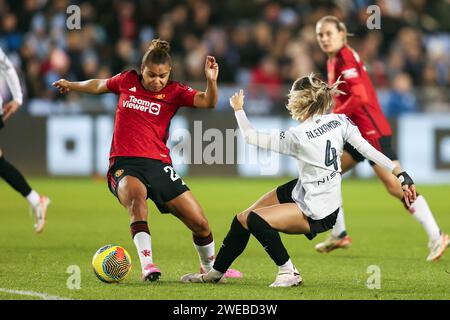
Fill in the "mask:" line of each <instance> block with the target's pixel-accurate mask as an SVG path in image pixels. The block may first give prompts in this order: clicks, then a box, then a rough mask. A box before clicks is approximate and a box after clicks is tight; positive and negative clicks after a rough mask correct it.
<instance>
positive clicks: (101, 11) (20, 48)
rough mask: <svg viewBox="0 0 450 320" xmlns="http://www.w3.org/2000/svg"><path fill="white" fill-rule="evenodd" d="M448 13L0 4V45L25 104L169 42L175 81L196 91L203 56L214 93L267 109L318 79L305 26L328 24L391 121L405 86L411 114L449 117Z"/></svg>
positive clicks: (362, 2)
mask: <svg viewBox="0 0 450 320" xmlns="http://www.w3.org/2000/svg"><path fill="white" fill-rule="evenodd" d="M72 4H75V5H78V6H79V7H80V9H81V30H68V29H67V28H66V18H67V14H66V8H67V6H69V5H72ZM373 4H375V5H378V6H379V8H380V10H381V29H380V30H369V29H368V28H367V26H366V21H367V18H368V15H369V14H368V13H367V7H368V6H370V5H373ZM449 13H450V3H449V1H447V0H435V1H425V0H409V1H404V0H342V1H332V0H329V1H327V0H321V1H314V0H302V1H294V0H281V1H271V0H261V1H238V0H230V1H206V0H185V1H174V0H154V1H146V0H125V1H121V0H96V1H94V0H77V1H75V0H54V1H49V0H23V1H15V0H0V45H1V46H2V48H3V49H4V51H5V52H7V53H8V54H9V55H11V54H13V53H15V54H16V55H17V56H18V57H19V59H18V66H20V68H22V75H23V77H24V79H23V82H24V83H25V84H26V86H27V88H28V91H27V92H28V95H29V98H44V99H65V98H64V97H63V96H61V95H59V94H58V93H57V92H56V90H53V89H51V88H49V83H50V82H51V81H52V80H53V79H56V78H57V77H61V76H67V77H71V78H72V79H78V80H83V79H84V78H88V77H93V76H110V75H114V74H116V73H119V72H121V71H123V70H124V69H127V68H139V65H140V61H139V59H140V57H141V56H142V54H143V53H144V52H145V51H146V50H147V48H148V45H149V43H150V41H151V40H152V39H153V38H156V37H160V38H162V39H164V40H168V41H170V42H171V48H172V56H173V64H174V68H173V74H172V75H173V76H174V77H176V78H177V79H180V80H182V81H185V82H188V83H192V82H196V81H201V82H203V81H204V61H205V56H206V55H208V54H213V55H215V56H216V59H217V61H218V62H219V64H220V72H219V81H220V85H221V86H223V85H227V84H235V83H236V82H237V83H238V85H239V86H243V87H244V88H245V87H247V86H249V87H251V88H252V90H253V91H252V92H253V93H254V94H256V93H255V92H259V93H261V94H263V95H264V96H266V97H267V98H268V99H271V100H270V101H269V102H270V103H272V105H276V104H277V103H280V101H281V100H282V99H284V97H285V94H286V92H287V88H286V85H290V84H291V83H292V81H294V80H295V79H297V78H298V77H300V76H304V75H307V74H309V73H310V72H318V73H320V74H322V76H323V77H324V78H325V76H326V66H325V62H326V56H325V55H324V54H323V53H322V52H321V50H320V48H319V47H318V45H317V41H316V36H315V23H316V21H317V20H318V19H320V18H321V17H323V16H324V15H329V14H331V15H336V16H338V17H339V18H340V19H342V20H344V21H345V22H346V23H347V26H348V29H349V31H350V32H353V33H355V35H356V36H355V37H352V38H350V39H349V41H350V45H351V46H354V47H355V49H356V50H357V51H358V52H359V53H360V55H361V58H362V59H363V60H364V62H365V65H366V68H367V70H368V72H369V75H370V76H371V77H372V80H373V82H374V84H375V86H376V87H377V88H380V89H384V90H387V91H389V90H390V89H392V95H391V94H390V93H389V92H388V96H389V97H391V98H390V99H391V100H392V102H390V103H389V105H390V106H391V107H389V108H390V111H389V112H390V114H391V115H396V114H398V113H399V112H403V111H406V110H415V109H414V108H416V107H413V104H414V103H412V102H411V101H412V100H413V99H412V97H411V96H410V93H411V91H410V89H407V90H406V87H408V86H410V85H412V86H413V87H416V91H415V92H419V93H421V95H422V94H423V95H424V97H423V99H422V98H421V99H420V106H421V108H428V107H429V106H436V105H440V106H442V105H444V109H445V108H446V109H447V110H449V109H450V106H449V103H448V94H447V93H446V92H447V91H448V90H446V89H447V88H448V86H449V85H450V71H449V70H450V35H449V31H450V19H448V14H449ZM19 71H20V70H19ZM409 81H412V84H409ZM257 86H261V88H262V90H259V91H255V90H256V87H257ZM0 90H1V88H0ZM439 92H444V94H442V93H441V94H439ZM396 96H397V97H398V99H399V100H398V101H400V102H399V104H400V105H395V104H396V102H395V101H394V100H395V99H393V98H392V97H396ZM76 97H77V96H76V95H74V96H71V99H76ZM427 99H431V100H430V101H428V100H427ZM436 101H438V102H436ZM442 101H444V102H442ZM415 103H416V105H417V102H415ZM430 108H434V109H436V107H430ZM439 108H440V109H442V107H439ZM439 108H437V109H439ZM440 109H439V110H440Z"/></svg>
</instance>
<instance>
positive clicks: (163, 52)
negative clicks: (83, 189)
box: [53, 39, 241, 281]
mask: <svg viewBox="0 0 450 320" xmlns="http://www.w3.org/2000/svg"><path fill="white" fill-rule="evenodd" d="M169 50H170V46H169V43H168V42H166V41H162V40H159V39H155V40H153V41H152V43H151V45H150V47H149V49H148V51H147V52H146V53H145V55H144V56H143V58H142V64H141V69H140V71H141V73H140V74H139V73H138V72H136V71H134V70H127V71H124V72H122V73H119V74H117V75H116V76H114V77H112V78H110V79H90V80H86V81H82V82H69V81H67V80H65V79H61V80H59V81H56V82H55V83H54V84H53V85H54V86H55V87H56V88H58V89H59V90H60V92H61V93H66V92H69V91H71V90H72V91H78V92H84V93H91V94H102V93H107V92H113V93H115V94H117V95H118V96H119V101H118V104H117V109H116V117H115V125H114V134H113V140H112V145H111V151H110V168H109V171H108V174H107V177H108V186H109V189H110V191H111V192H112V193H113V194H114V196H116V197H117V198H118V200H119V202H120V203H121V204H122V206H124V207H125V208H126V209H127V210H128V213H129V214H130V218H131V234H132V237H133V241H134V243H135V245H136V248H137V251H138V254H139V259H140V262H141V267H142V279H143V280H144V281H145V280H148V281H155V280H158V279H159V278H160V277H161V271H160V270H159V269H158V267H157V266H156V265H155V264H154V262H153V252H152V243H151V236H150V232H149V228H148V224H147V217H148V209H147V199H148V198H150V199H152V200H153V202H154V203H155V204H156V206H157V207H158V209H159V210H160V211H161V213H172V214H173V215H174V216H176V217H177V218H178V219H180V220H181V221H182V222H183V223H184V224H185V225H186V226H187V227H188V228H189V229H190V230H191V231H192V234H193V239H194V246H195V248H196V250H197V252H198V255H199V258H200V264H201V269H202V272H207V271H209V270H210V269H211V267H212V265H213V263H214V241H213V236H212V233H211V230H210V227H209V224H208V220H207V219H206V217H205V215H204V213H203V210H202V208H201V206H200V204H199V203H198V202H197V200H196V198H195V197H194V195H193V194H192V192H191V191H190V190H189V188H188V187H187V185H186V184H185V183H184V181H183V180H182V178H181V177H180V176H179V175H178V174H177V173H176V172H175V170H174V169H173V167H172V160H171V159H170V155H169V149H168V148H167V146H166V142H167V139H168V135H169V126H170V121H171V119H172V117H173V116H174V115H175V113H176V112H177V111H178V109H179V108H180V107H182V106H186V107H195V108H214V107H215V105H216V103H217V97H218V88H217V76H218V73H219V66H218V64H217V63H216V61H215V59H214V57H212V56H208V57H207V58H206V63H205V74H206V79H207V86H206V91H205V92H201V91H197V90H194V89H192V88H190V87H188V86H185V85H182V84H180V83H178V82H176V81H171V80H169V76H170V71H171V68H172V61H171V57H170V54H169ZM227 276H229V277H240V276H241V275H240V274H239V272H237V271H235V270H228V274H227Z"/></svg>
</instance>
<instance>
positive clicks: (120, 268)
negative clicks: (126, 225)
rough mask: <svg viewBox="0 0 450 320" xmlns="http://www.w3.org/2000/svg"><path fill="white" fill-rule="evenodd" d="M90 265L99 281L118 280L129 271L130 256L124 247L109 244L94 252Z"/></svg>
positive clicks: (122, 278)
mask: <svg viewBox="0 0 450 320" xmlns="http://www.w3.org/2000/svg"><path fill="white" fill-rule="evenodd" d="M92 267H93V269H94V273H95V275H96V276H97V278H99V279H100V280H101V281H103V282H106V283H113V282H120V281H122V280H124V279H125V278H126V277H127V276H128V275H129V274H130V272H131V257H130V255H129V254H128V252H127V251H126V250H125V249H124V248H122V247H120V246H116V245H112V244H109V245H106V246H103V247H101V248H100V249H98V250H97V252H96V253H95V254H94V257H93V258H92Z"/></svg>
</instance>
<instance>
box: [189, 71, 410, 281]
mask: <svg viewBox="0 0 450 320" xmlns="http://www.w3.org/2000/svg"><path fill="white" fill-rule="evenodd" d="M339 84H340V82H336V83H335V84H332V85H327V84H326V83H325V82H323V81H321V80H319V79H318V78H316V77H314V76H313V75H310V76H309V77H303V78H301V79H298V80H296V81H295V82H294V84H293V86H292V89H291V91H290V93H289V101H288V104H287V109H288V110H289V111H290V113H291V115H292V118H293V119H294V120H297V121H299V122H300V124H299V125H298V126H296V127H294V128H291V129H290V130H288V131H281V132H277V133H273V134H267V133H262V132H259V131H256V130H255V129H253V127H252V126H251V124H250V122H249V121H248V119H247V116H246V114H245V112H244V110H243V106H244V94H243V91H242V90H241V91H240V92H239V94H238V93H236V94H235V95H234V96H233V97H232V98H231V99H230V104H231V106H232V108H233V109H234V111H235V116H236V119H237V122H238V124H239V128H240V130H241V133H242V135H243V136H244V137H245V141H246V142H247V143H249V144H252V145H256V146H258V147H261V148H264V149H270V150H273V151H276V152H280V153H284V154H287V155H290V156H292V157H294V158H295V159H296V160H297V166H298V171H299V178H298V179H297V180H294V181H293V182H291V183H288V184H285V185H283V186H280V187H278V188H277V195H278V199H279V202H280V203H279V204H276V205H271V206H268V207H263V208H259V209H255V210H252V211H245V212H243V213H241V214H239V215H238V216H236V217H235V218H234V220H233V222H232V224H231V228H230V231H229V232H228V234H227V236H226V238H225V240H224V241H223V245H222V247H221V249H220V251H219V253H218V254H217V259H216V261H215V263H214V266H213V269H212V270H211V271H210V272H209V273H207V274H188V275H185V276H183V277H182V279H181V280H182V281H183V282H200V283H203V282H218V281H220V279H221V278H222V277H223V276H224V274H225V271H226V270H227V269H228V268H229V267H230V265H231V264H232V263H233V261H234V260H235V259H236V258H237V257H238V256H239V255H240V254H241V253H242V252H243V251H244V249H245V247H246V246H247V243H248V240H249V238H250V234H252V235H253V236H255V238H256V239H258V241H259V242H260V243H261V245H262V246H263V247H264V249H265V250H266V251H267V253H268V254H269V256H270V257H271V258H272V260H273V261H274V262H275V264H276V265H277V266H278V268H279V269H278V274H277V276H276V279H275V282H273V283H272V284H271V287H291V286H297V285H300V284H301V283H302V278H301V276H300V273H299V272H298V270H297V268H295V266H294V265H293V263H292V261H291V259H290V257H289V255H288V253H287V250H286V248H285V247H284V245H283V243H282V241H281V238H280V235H279V232H283V233H287V234H304V235H305V236H306V237H307V238H308V239H309V240H312V239H313V238H314V237H315V236H316V234H317V233H320V232H325V231H327V230H329V229H331V228H332V227H333V226H334V224H335V222H336V219H337V217H338V216H339V215H340V214H339V211H340V209H341V207H342V195H341V180H342V179H341V174H340V172H341V164H340V156H341V155H342V153H343V151H344V144H345V143H349V144H351V145H352V146H353V147H354V148H356V149H357V150H358V151H359V152H361V153H362V154H364V155H365V156H366V157H367V158H369V159H370V160H372V161H375V162H376V163H377V164H378V165H379V166H381V167H382V168H384V169H386V172H390V173H391V174H392V176H393V177H394V179H397V177H398V179H397V180H400V181H401V185H402V187H401V189H402V192H403V193H404V197H405V202H406V203H408V204H409V202H410V201H414V200H415V197H416V194H415V187H414V184H413V181H412V179H411V178H410V177H409V176H408V174H406V172H404V171H403V170H402V168H401V167H400V166H399V165H398V163H394V162H392V161H391V160H389V159H388V158H387V157H386V156H384V155H383V154H382V153H381V152H379V151H377V150H376V149H375V148H374V147H373V146H372V145H370V144H369V143H368V142H367V141H366V140H364V138H363V137H362V136H361V133H360V132H359V130H358V128H357V127H356V126H355V125H354V124H353V123H352V122H351V121H349V120H348V118H347V117H346V116H345V115H339V114H327V113H328V111H329V109H330V107H331V106H332V104H333V98H332V96H333V95H334V94H335V93H338V92H339V91H338V89H337V87H338V85H339ZM396 176H397V177H396ZM399 184H400V182H399Z"/></svg>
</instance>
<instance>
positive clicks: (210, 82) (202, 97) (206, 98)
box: [194, 56, 219, 108]
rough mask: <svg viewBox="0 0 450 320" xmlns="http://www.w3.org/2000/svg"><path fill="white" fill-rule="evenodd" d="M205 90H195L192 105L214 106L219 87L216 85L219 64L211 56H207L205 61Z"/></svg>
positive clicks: (198, 106) (201, 106)
mask: <svg viewBox="0 0 450 320" xmlns="http://www.w3.org/2000/svg"><path fill="white" fill-rule="evenodd" d="M205 75H206V91H205V92H197V94H196V95H195V97H194V107H196V108H214V107H215V106H216V105H217V99H218V97H219V89H218V87H217V77H218V75H219V65H218V64H217V62H216V59H215V58H214V57H213V56H207V57H206V61H205Z"/></svg>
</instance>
